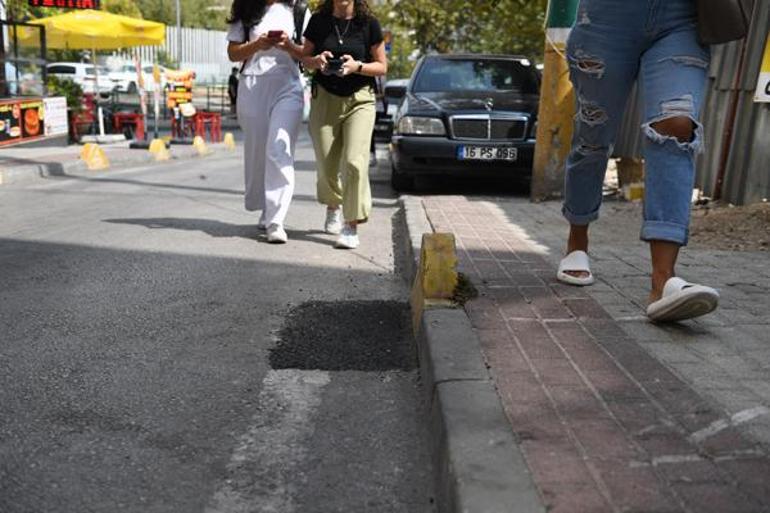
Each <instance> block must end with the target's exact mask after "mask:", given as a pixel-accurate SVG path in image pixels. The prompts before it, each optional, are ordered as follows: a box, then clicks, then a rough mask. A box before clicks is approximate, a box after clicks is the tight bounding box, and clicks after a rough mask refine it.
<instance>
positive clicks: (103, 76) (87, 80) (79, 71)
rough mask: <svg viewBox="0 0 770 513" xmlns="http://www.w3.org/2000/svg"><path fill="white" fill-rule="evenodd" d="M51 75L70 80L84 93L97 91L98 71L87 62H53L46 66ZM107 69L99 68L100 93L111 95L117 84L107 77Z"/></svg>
mask: <svg viewBox="0 0 770 513" xmlns="http://www.w3.org/2000/svg"><path fill="white" fill-rule="evenodd" d="M46 70H47V71H48V74H49V75H53V76H55V77H58V78H68V79H70V80H72V81H73V82H75V83H76V84H78V85H80V87H81V88H83V92H84V93H94V92H95V91H96V70H95V69H94V65H93V64H88V63H85V62H52V63H50V64H48V65H46ZM107 75H108V72H107V70H106V69H103V68H101V67H100V68H99V93H100V94H105V93H110V92H111V91H112V90H113V89H115V83H114V82H113V81H112V80H110V78H109V77H108V76H107Z"/></svg>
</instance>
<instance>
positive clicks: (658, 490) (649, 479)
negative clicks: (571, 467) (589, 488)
mask: <svg viewBox="0 0 770 513" xmlns="http://www.w3.org/2000/svg"><path fill="white" fill-rule="evenodd" d="M624 463H625V462H623V461H620V462H617V461H611V462H602V461H599V462H597V463H596V466H597V467H598V468H599V471H600V475H601V478H602V480H603V481H604V483H605V485H606V486H607V489H608V490H609V494H610V497H611V498H612V501H613V503H615V504H616V505H617V506H618V509H619V510H620V511H638V512H642V511H645V512H655V513H664V512H665V513H668V512H674V511H676V512H679V511H681V508H680V507H679V505H678V504H677V501H676V498H675V497H674V496H673V495H672V493H671V492H670V491H669V490H668V488H667V485H666V484H665V483H664V482H662V481H660V480H659V479H658V478H657V477H656V475H655V473H654V472H653V471H652V470H651V469H650V468H648V467H635V468H633V467H628V466H627V465H625V464H624Z"/></svg>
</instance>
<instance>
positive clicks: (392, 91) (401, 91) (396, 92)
mask: <svg viewBox="0 0 770 513" xmlns="http://www.w3.org/2000/svg"><path fill="white" fill-rule="evenodd" d="M385 96H387V97H388V98H398V99H399V100H400V99H402V98H403V97H404V96H406V86H390V87H386V88H385Z"/></svg>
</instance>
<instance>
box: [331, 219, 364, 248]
mask: <svg viewBox="0 0 770 513" xmlns="http://www.w3.org/2000/svg"><path fill="white" fill-rule="evenodd" d="M358 245H359V241H358V230H357V229H356V227H355V226H350V225H349V224H345V226H343V227H342V232H341V233H340V238H339V239H337V242H335V243H334V247H335V248H337V249H356V248H357V247H358Z"/></svg>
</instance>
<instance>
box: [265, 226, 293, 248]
mask: <svg viewBox="0 0 770 513" xmlns="http://www.w3.org/2000/svg"><path fill="white" fill-rule="evenodd" d="M288 240H289V236H288V235H286V230H284V229H283V227H282V226H281V225H279V224H271V225H270V226H268V227H267V242H270V243H272V244H285V243H286V241H288Z"/></svg>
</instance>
